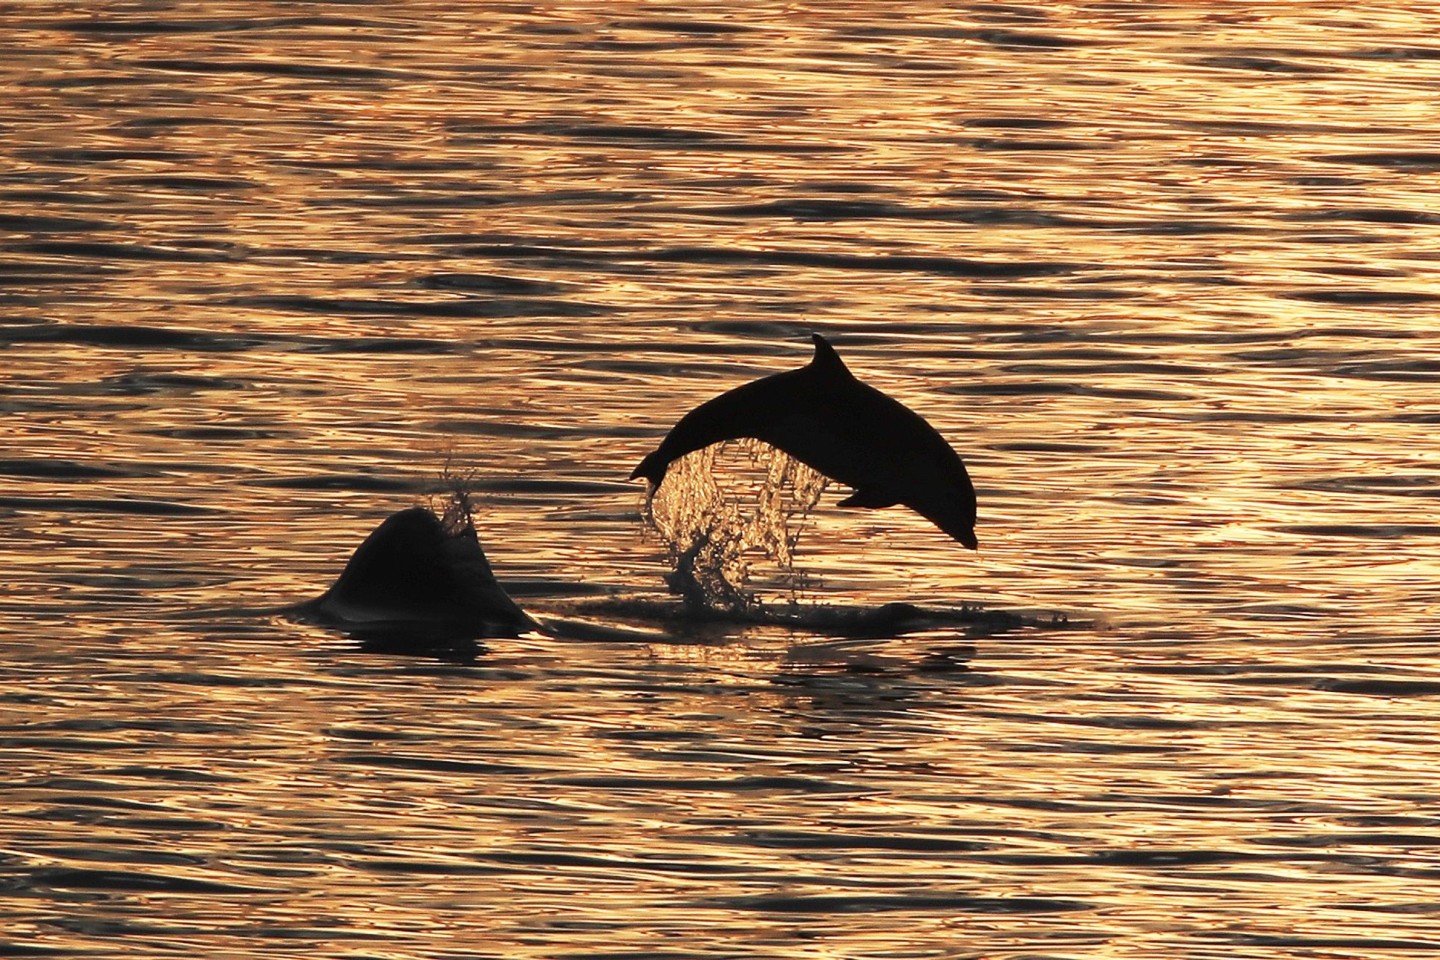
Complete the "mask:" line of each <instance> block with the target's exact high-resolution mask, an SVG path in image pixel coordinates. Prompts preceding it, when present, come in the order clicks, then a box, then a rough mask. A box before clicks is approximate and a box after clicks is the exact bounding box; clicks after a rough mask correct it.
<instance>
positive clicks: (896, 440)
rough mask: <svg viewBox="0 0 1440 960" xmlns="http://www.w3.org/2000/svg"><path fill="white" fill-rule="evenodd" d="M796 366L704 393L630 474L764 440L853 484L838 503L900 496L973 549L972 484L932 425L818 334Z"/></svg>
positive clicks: (659, 475)
mask: <svg viewBox="0 0 1440 960" xmlns="http://www.w3.org/2000/svg"><path fill="white" fill-rule="evenodd" d="M811 339H812V340H813V341H814V343H815V356H814V358H813V359H812V360H811V361H810V363H809V364H808V365H807V366H805V367H803V368H801V369H799V370H789V371H786V372H785V373H777V374H773V375H771V376H768V377H764V378H762V379H760V380H756V381H754V382H752V383H747V384H744V385H742V386H739V387H736V388H735V389H733V390H729V391H727V392H725V393H722V394H721V395H720V396H718V397H715V398H713V399H711V400H707V401H706V402H704V403H702V404H701V405H700V406H698V407H696V408H695V409H694V410H691V411H690V412H689V413H687V414H685V416H683V417H681V418H680V421H679V422H678V423H676V424H675V426H674V427H672V428H671V430H670V433H669V434H667V435H666V437H665V439H664V440H662V441H661V442H660V446H658V447H657V448H655V450H654V451H652V452H651V453H650V454H649V456H647V457H645V459H644V460H642V461H641V462H640V465H639V466H637V467H636V468H635V470H634V472H633V473H631V474H630V479H632V480H633V479H635V478H636V477H644V478H646V479H647V480H649V481H650V483H651V484H652V485H653V487H657V488H658V487H659V486H660V484H661V483H663V482H664V480H665V474H666V471H667V470H668V468H669V466H670V464H671V463H672V462H674V461H675V460H678V459H679V458H680V457H683V456H685V455H686V454H687V453H692V452H693V451H696V450H700V449H703V448H704V447H708V446H710V445H711V444H715V443H721V442H723V441H726V440H739V439H741V438H750V439H754V440H760V441H763V442H765V443H768V444H770V445H771V446H772V447H776V448H778V449H780V450H783V451H784V452H785V453H788V454H789V455H790V456H792V457H794V458H795V459H796V460H799V461H800V462H801V463H803V464H805V465H806V466H808V467H810V468H811V469H813V470H817V471H819V472H820V473H822V474H824V475H825V476H827V477H829V478H830V479H832V480H838V481H840V482H841V483H843V484H845V485H846V486H849V487H852V488H854V490H855V493H854V494H853V495H852V496H850V497H849V498H847V499H846V500H845V501H844V502H843V503H842V504H841V506H846V507H888V506H892V505H894V504H903V505H905V506H907V507H909V508H910V509H912V510H914V511H915V512H916V513H918V514H920V515H921V516H922V517H924V518H925V519H927V520H929V521H930V522H931V523H933V524H935V525H936V526H937V527H939V528H940V529H941V530H943V531H945V532H946V533H947V534H949V535H950V536H951V537H953V538H954V539H955V540H957V541H958V542H960V543H962V544H964V545H965V546H967V547H969V548H970V549H972V550H973V549H975V547H976V540H975V533H974V529H975V488H974V486H973V485H972V484H971V483H970V475H969V474H968V473H967V472H966V470H965V464H964V463H963V462H962V461H961V460H960V457H959V456H958V455H957V454H956V453H955V451H954V450H953V449H952V448H951V447H950V445H949V444H948V443H946V442H945V438H944V437H942V436H940V434H939V433H937V432H936V430H935V428H934V427H932V426H930V424H928V423H926V422H925V420H924V419H923V418H921V417H920V415H919V414H917V413H915V412H914V411H913V410H910V409H909V408H908V407H906V406H904V405H903V404H901V403H900V402H898V401H897V400H894V399H892V398H891V397H887V396H886V395H885V394H883V393H881V392H880V391H879V390H876V389H875V388H874V387H871V386H869V385H867V384H864V383H861V382H860V381H859V380H857V379H856V378H855V376H854V375H853V374H851V373H850V371H849V370H848V369H847V368H846V367H845V364H844V362H843V361H842V360H841V359H840V356H839V354H837V353H836V352H835V349H834V348H833V347H831V346H830V344H829V343H828V342H827V341H826V340H825V338H824V337H822V336H820V334H818V333H817V334H813V335H812V336H811Z"/></svg>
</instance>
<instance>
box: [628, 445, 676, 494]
mask: <svg viewBox="0 0 1440 960" xmlns="http://www.w3.org/2000/svg"><path fill="white" fill-rule="evenodd" d="M669 466H670V461H669V460H667V459H665V458H664V457H662V456H661V455H660V451H659V450H656V451H655V452H654V453H652V454H650V456H648V457H646V458H645V459H644V460H641V461H640V465H639V466H638V467H636V468H635V469H634V470H633V471H632V472H631V474H630V479H631V480H634V479H635V478H636V477H644V478H645V479H646V480H649V481H650V486H651V488H652V489H653V488H655V487H658V486H660V481H661V480H664V479H665V470H666V469H667V468H668V467H669Z"/></svg>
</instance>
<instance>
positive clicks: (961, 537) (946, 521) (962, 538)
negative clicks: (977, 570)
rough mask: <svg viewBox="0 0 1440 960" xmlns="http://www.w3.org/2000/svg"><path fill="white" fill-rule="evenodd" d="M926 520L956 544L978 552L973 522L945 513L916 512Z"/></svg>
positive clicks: (978, 545)
mask: <svg viewBox="0 0 1440 960" xmlns="http://www.w3.org/2000/svg"><path fill="white" fill-rule="evenodd" d="M915 512H916V513H919V514H920V515H921V516H922V517H924V518H925V519H926V520H929V521H930V522H931V523H933V524H935V526H937V527H939V528H940V529H941V530H943V531H945V532H946V533H947V534H949V535H950V537H951V539H953V540H955V541H956V542H958V543H959V544H960V545H961V546H962V547H965V548H966V549H968V550H978V549H979V548H980V541H979V540H976V539H975V523H974V521H973V520H965V519H961V518H958V517H955V516H954V515H947V514H945V513H938V512H937V513H924V512H922V511H919V510H916V511H915Z"/></svg>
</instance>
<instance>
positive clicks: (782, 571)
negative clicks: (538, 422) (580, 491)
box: [641, 440, 830, 614]
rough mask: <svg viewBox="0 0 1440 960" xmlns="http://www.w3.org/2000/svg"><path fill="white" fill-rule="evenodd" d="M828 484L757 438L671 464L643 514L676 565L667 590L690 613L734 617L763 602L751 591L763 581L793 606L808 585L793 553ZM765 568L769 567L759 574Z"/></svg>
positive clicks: (756, 592) (700, 451) (685, 457)
mask: <svg viewBox="0 0 1440 960" xmlns="http://www.w3.org/2000/svg"><path fill="white" fill-rule="evenodd" d="M737 454H738V455H737ZM747 461H748V462H747ZM829 484H830V481H829V479H828V478H827V477H825V476H824V475H823V474H821V473H818V472H816V471H815V470H812V469H811V468H810V467H807V466H806V465H805V464H803V463H801V462H800V461H798V460H796V459H794V458H793V457H791V456H789V455H788V454H786V453H783V452H781V451H780V450H777V449H775V448H774V447H771V446H770V445H768V444H765V443H761V442H760V441H757V440H737V441H731V442H728V443H723V444H718V445H715V446H711V447H707V448H705V449H703V450H697V451H695V452H694V453H691V454H687V455H686V456H684V457H682V458H680V459H679V460H676V461H675V462H674V463H672V464H671V465H670V469H669V471H668V473H667V474H666V477H665V482H664V483H663V484H661V485H660V487H659V488H658V489H657V488H654V487H652V488H651V490H650V492H649V494H648V495H647V497H646V500H645V504H644V506H643V507H642V509H641V515H642V516H643V518H644V520H645V522H646V524H647V525H648V526H650V527H651V528H652V529H654V530H655V531H656V532H657V533H658V534H659V535H660V537H661V539H662V540H663V541H664V543H665V547H666V551H667V553H668V554H669V558H670V562H671V563H672V564H673V565H674V568H675V569H674V572H672V573H671V574H670V575H669V576H668V577H666V580H667V582H668V583H669V585H670V589H671V591H672V592H674V593H677V594H679V595H680V597H681V598H682V599H683V600H684V602H685V606H686V607H687V608H688V609H690V610H692V611H696V612H708V613H714V612H725V613H733V614H738V613H742V612H746V611H754V610H755V609H756V608H758V607H760V606H761V605H762V604H763V600H762V596H761V594H760V592H759V590H758V589H755V587H754V586H753V585H754V584H757V583H758V582H759V581H758V580H757V577H758V576H763V577H764V580H765V584H766V586H770V587H772V588H775V589H779V590H783V591H785V592H787V593H788V594H789V599H790V601H791V602H792V603H793V602H794V601H795V600H796V599H797V598H798V596H799V594H800V593H801V591H803V589H804V588H805V586H807V584H808V577H807V576H806V574H805V573H804V571H803V570H801V569H799V568H797V567H796V566H795V548H796V546H797V544H798V543H799V542H800V535H801V534H802V533H803V532H804V529H805V521H806V519H807V518H808V517H809V514H810V511H811V510H813V509H814V508H815V505H816V504H817V503H819V502H820V495H821V494H822V493H824V491H825V488H826V487H827V486H829ZM766 565H769V566H770V567H771V569H769V570H766V571H764V572H763V573H762V570H761V568H762V567H764V566H766Z"/></svg>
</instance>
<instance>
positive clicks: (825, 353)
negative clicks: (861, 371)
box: [810, 333, 854, 377]
mask: <svg viewBox="0 0 1440 960" xmlns="http://www.w3.org/2000/svg"><path fill="white" fill-rule="evenodd" d="M810 339H811V340H812V341H814V343H815V356H814V357H813V358H811V360H810V366H811V367H813V368H814V369H815V371H816V372H818V373H827V374H835V373H838V374H841V375H842V376H845V377H853V376H854V374H852V373H851V372H850V368H849V367H847V366H845V361H844V360H841V359H840V354H838V353H836V352H835V348H834V347H832V346H830V341H829V340H826V339H825V338H824V337H822V336H820V334H818V333H812V334H810Z"/></svg>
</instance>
